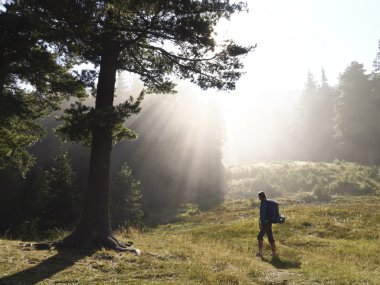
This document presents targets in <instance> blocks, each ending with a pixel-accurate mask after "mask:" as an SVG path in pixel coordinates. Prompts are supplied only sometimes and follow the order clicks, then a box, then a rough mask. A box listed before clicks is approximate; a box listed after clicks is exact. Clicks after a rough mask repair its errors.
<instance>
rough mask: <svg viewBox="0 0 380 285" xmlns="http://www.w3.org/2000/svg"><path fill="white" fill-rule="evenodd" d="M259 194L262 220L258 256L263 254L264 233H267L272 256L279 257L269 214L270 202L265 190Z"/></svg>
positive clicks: (258, 239) (258, 237)
mask: <svg viewBox="0 0 380 285" xmlns="http://www.w3.org/2000/svg"><path fill="white" fill-rule="evenodd" d="M258 196H259V199H260V221H259V223H260V231H259V234H258V235H257V241H258V244H259V251H258V252H257V254H256V256H258V257H262V256H263V243H264V235H267V238H268V241H269V244H270V247H271V249H272V256H273V257H274V258H276V257H278V256H277V253H276V244H275V241H274V238H273V233H272V223H271V221H270V217H269V215H268V213H269V209H268V207H269V202H268V200H267V197H266V195H265V193H264V192H259V194H258Z"/></svg>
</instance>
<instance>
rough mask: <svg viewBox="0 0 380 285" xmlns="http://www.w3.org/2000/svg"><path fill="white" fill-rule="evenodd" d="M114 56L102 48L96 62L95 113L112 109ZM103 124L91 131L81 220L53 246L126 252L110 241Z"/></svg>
mask: <svg viewBox="0 0 380 285" xmlns="http://www.w3.org/2000/svg"><path fill="white" fill-rule="evenodd" d="M118 55H119V51H118V49H117V48H116V47H114V46H112V44H109V43H108V44H106V46H105V47H104V50H103V54H102V58H101V62H100V73H99V79H98V86H97V87H98V88H97V94H96V104H95V111H96V113H98V112H101V111H102V110H110V109H111V108H112V107H113V99H114V91H115V80H116V71H117V59H118ZM103 123H104V122H101V121H99V120H97V122H96V124H95V126H94V129H93V130H92V143H91V156H90V166H89V176H88V187H87V191H86V194H85V200H84V209H83V213H82V216H81V220H80V222H79V224H78V226H77V227H76V229H75V231H74V232H73V233H72V234H71V235H69V236H68V237H66V238H65V239H64V240H63V241H62V242H58V243H57V244H56V245H57V246H58V247H59V246H61V247H80V246H94V245H95V246H98V247H106V248H112V249H116V250H125V251H127V248H125V245H123V244H121V243H120V242H118V241H117V240H116V239H115V238H114V237H112V229H111V225H110V217H109V195H110V162H111V149H112V129H109V128H107V127H104V126H105V125H107V124H103ZM128 251H134V250H130V249H128Z"/></svg>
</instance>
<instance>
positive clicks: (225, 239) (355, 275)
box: [0, 164, 380, 285]
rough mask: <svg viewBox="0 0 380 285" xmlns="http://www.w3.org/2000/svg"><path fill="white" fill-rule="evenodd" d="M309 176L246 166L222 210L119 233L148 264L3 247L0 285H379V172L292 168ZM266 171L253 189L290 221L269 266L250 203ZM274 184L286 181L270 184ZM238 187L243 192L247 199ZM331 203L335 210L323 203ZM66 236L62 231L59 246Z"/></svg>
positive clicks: (278, 229)
mask: <svg viewBox="0 0 380 285" xmlns="http://www.w3.org/2000/svg"><path fill="white" fill-rule="evenodd" d="M306 166H307V167H308V169H307V171H305V172H299V173H298V176H297V171H296V170H295V169H292V167H293V166H289V165H288V166H285V164H283V165H282V166H281V167H280V166H279V165H278V167H277V168H276V167H273V169H272V170H273V172H272V173H271V172H270V169H271V168H270V167H269V166H268V165H261V166H259V165H250V166H249V167H248V168H247V166H244V167H243V166H241V167H240V170H243V169H245V170H244V171H240V172H239V171H237V167H234V168H233V171H236V173H240V174H239V175H238V176H233V175H231V176H230V177H229V186H228V191H229V193H227V197H228V199H227V200H226V201H225V203H224V204H222V205H220V206H219V207H217V208H215V209H212V210H209V211H199V210H198V208H197V207H196V205H188V207H187V209H188V210H187V211H183V212H182V213H181V214H180V215H178V216H177V217H176V218H175V219H173V221H172V222H171V223H167V224H164V225H160V226H157V227H154V228H145V229H144V230H142V231H137V230H133V229H130V230H128V231H127V230H120V231H118V232H117V236H118V237H119V238H120V239H123V240H132V241H134V243H135V247H137V248H139V249H141V250H142V255H140V256H136V255H133V254H128V253H117V252H113V251H107V250H98V251H93V252H88V251H85V250H83V251H77V252H72V251H60V252H58V251H56V250H51V251H49V250H34V249H31V248H30V247H21V246H20V245H19V244H20V241H18V240H11V239H0V248H1V251H0V284H210V285H213V284H223V285H224V284H267V285H269V284H380V270H379V268H380V229H379V227H378V221H379V220H380V210H379V205H380V196H379V195H378V193H379V192H378V188H376V187H377V185H378V184H377V183H378V171H377V169H374V168H371V167H370V168H368V169H367V167H362V169H357V167H358V168H359V167H360V166H357V165H350V164H347V165H346V166H344V167H342V166H341V165H339V164H326V165H319V164H318V165H304V164H302V165H298V166H294V167H300V168H301V169H303V168H304V167H306ZM282 167H284V169H285V170H286V171H287V173H288V175H289V176H290V177H291V178H294V179H296V178H297V177H298V178H299V179H298V180H299V181H298V182H297V183H298V184H297V183H295V184H294V185H292V186H291V188H292V191H284V192H281V191H279V189H283V190H284V189H285V186H284V185H285V184H280V183H279V182H278V181H279V180H280V179H285V178H284V177H285V176H286V174H283V175H280V172H278V173H277V172H276V171H283V168H282ZM326 167H327V168H328V169H326ZM247 169H248V170H247ZM250 169H256V171H250ZM322 170H323V171H322ZM260 171H262V173H266V176H265V177H267V178H268V180H265V179H263V178H262V177H264V175H261V176H260V177H261V178H260V182H257V181H258V180H257V181H256V182H255V183H261V184H262V185H267V187H272V188H273V189H274V190H273V197H275V198H276V200H277V201H279V203H280V211H281V213H282V214H283V215H285V216H286V218H287V220H286V223H285V224H283V225H274V236H275V239H276V241H277V246H278V253H279V259H275V260H272V258H271V256H270V249H269V245H268V243H267V240H265V241H264V246H265V248H264V256H263V258H258V257H255V253H256V250H257V249H256V248H257V241H256V235H257V232H258V205H259V204H258V201H257V199H256V195H255V193H256V192H257V191H258V190H259V189H258V188H253V187H251V188H250V191H251V193H249V192H247V189H246V187H249V183H251V182H252V181H254V179H256V178H257V177H258V176H257V175H258V174H257V173H259V172H260ZM243 172H244V173H245V174H244V173H243ZM236 173H235V174H236ZM273 173H274V174H275V175H274V174H273ZM318 173H319V176H318ZM327 174H328V175H327ZM271 175H272V176H271ZM352 175H354V177H352ZM355 175H356V176H355ZM274 176H276V177H277V178H278V179H279V180H278V181H275V183H274V184H271V182H270V180H269V178H270V177H274ZM301 177H306V178H307V179H306V180H307V181H309V180H313V179H316V180H315V181H317V182H318V183H320V185H317V186H318V187H317V188H316V187H315V185H314V186H313V185H311V184H310V185H309V186H310V187H309V188H308V189H303V192H302V191H301V190H300V189H293V187H297V185H303V187H305V185H308V184H307V183H306V182H305V181H304V182H302V179H301ZM234 180H239V181H240V182H239V181H234ZM265 181H266V182H265ZM271 181H272V182H273V180H271ZM284 181H285V180H284ZM321 181H322V182H321ZM336 181H343V182H344V181H346V182H347V181H349V182H350V183H352V185H354V184H355V183H356V184H357V191H364V192H361V193H360V195H359V194H355V193H354V192H353V191H354V190H352V189H351V190H350V189H346V190H345V191H352V193H349V194H347V193H345V192H344V193H343V192H342V193H340V195H338V194H337V193H335V192H334V191H335V190H336V189H337V188H334V187H333V186H334V185H335V182H336ZM239 183H240V184H239ZM244 183H246V184H244ZM287 183H288V184H286V185H288V187H290V186H289V185H290V184H289V183H290V182H289V181H288V182H287ZM323 183H324V184H323ZM344 183H345V182H344ZM231 185H233V187H232V186H231ZM236 185H243V186H241V189H240V192H241V193H240V194H239V189H238V187H237V186H236ZM244 185H245V186H244ZM247 185H248V186H247ZM268 185H269V186H268ZM275 185H277V186H275ZM330 185H333V186H330ZM360 185H362V188H360V187H361V186H360ZM369 185H370V186H369ZM276 187H278V188H276ZM365 187H372V188H371V189H370V190H368V189H367V190H363V189H364V188H365ZM268 189H271V188H267V190H268ZM289 189H290V188H289ZM316 189H317V190H316ZM318 189H322V190H318ZM334 189H335V190H334ZM264 191H265V190H264ZM276 191H278V192H276ZM269 192H270V191H269ZM367 192H368V193H367ZM320 193H323V195H324V196H323V195H321V194H320ZM364 193H365V195H364ZM238 195H241V197H240V198H239V199H237V198H236V196H238ZM318 195H320V196H318ZM326 195H327V196H328V197H329V199H327V200H328V201H324V202H321V201H319V200H323V199H322V198H324V199H326ZM233 196H235V197H233ZM305 197H309V198H307V199H305ZM320 197H322V198H320ZM62 234H64V233H63V232H60V231H57V233H56V234H55V235H56V236H55V237H53V236H52V237H51V238H57V237H59V235H62ZM32 242H33V241H32Z"/></svg>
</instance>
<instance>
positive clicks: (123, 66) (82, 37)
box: [20, 0, 252, 250]
mask: <svg viewBox="0 0 380 285" xmlns="http://www.w3.org/2000/svg"><path fill="white" fill-rule="evenodd" d="M20 3H22V5H21V6H20V9H22V10H31V11H33V13H34V14H35V15H36V16H38V17H40V18H41V19H44V21H45V23H46V25H47V26H49V27H50V28H51V32H52V36H51V41H52V42H54V43H59V46H60V50H61V51H63V52H64V53H66V54H67V55H70V56H77V57H78V58H80V59H82V61H83V62H89V63H92V64H93V65H94V66H96V67H97V69H96V71H98V72H99V74H98V77H97V88H96V91H95V93H96V104H95V108H90V107H86V106H82V105H81V104H78V105H77V106H76V107H73V108H72V109H71V110H69V111H68V113H67V116H66V117H65V119H66V125H65V126H63V127H62V128H61V131H62V133H65V134H66V136H67V138H69V139H71V140H75V141H85V142H86V143H88V144H89V145H90V146H91V158H90V167H89V177H88V189H87V192H86V198H85V205H84V209H83V214H82V217H81V220H80V223H79V224H78V226H77V227H76V229H75V231H74V232H73V233H72V234H71V235H70V236H68V237H67V238H65V239H64V240H63V241H62V243H61V245H62V246H83V245H86V244H96V245H98V246H105V247H108V248H113V249H116V250H128V249H126V248H125V247H123V245H122V244H121V243H120V242H118V241H117V240H116V239H115V238H114V237H113V236H112V231H111V227H110V222H109V209H108V208H109V191H110V185H109V184H110V178H109V170H110V154H111V149H112V145H113V143H115V142H117V141H118V140H120V139H122V138H128V137H133V136H134V135H133V134H132V133H131V132H130V131H129V130H127V129H125V128H123V127H122V123H123V122H124V120H125V118H127V117H129V116H130V115H131V114H133V113H137V112H138V111H139V103H140V100H141V97H138V98H137V99H136V100H134V99H131V100H128V101H126V102H125V103H122V104H120V105H117V106H114V93H115V78H116V73H117V71H128V72H131V73H135V74H138V75H139V76H140V79H141V80H142V81H143V82H144V85H145V91H148V92H157V93H164V92H165V93H167V92H172V91H173V89H174V87H175V84H174V83H173V81H172V79H173V77H177V78H180V79H189V80H190V81H192V82H193V83H195V84H197V85H199V86H200V87H201V88H203V89H207V88H217V89H220V90H230V89H233V88H234V87H235V82H236V81H237V80H238V79H239V77H240V75H241V68H242V64H241V62H240V60H239V56H241V55H244V54H246V53H247V52H249V50H250V49H252V48H251V47H241V46H238V45H236V44H234V43H233V42H232V41H227V42H224V43H221V44H217V42H216V40H215V33H214V28H215V25H216V24H217V23H218V21H219V20H220V19H221V18H229V17H230V16H231V15H232V14H233V13H235V12H238V11H242V10H244V9H245V4H244V3H241V2H239V3H237V4H231V3H229V1H228V0H204V1H193V0H177V1H166V0H165V1H164V0H159V1H149V0H147V1H137V0H119V1H112V0H108V1H88V0H62V1H59V2H56V1H44V0H34V1H32V0H30V1H20ZM87 74H90V73H87ZM92 74H93V73H92ZM87 78H89V77H87ZM162 111H163V112H164V111H165V110H162Z"/></svg>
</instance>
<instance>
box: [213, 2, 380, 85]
mask: <svg viewBox="0 0 380 285" xmlns="http://www.w3.org/2000/svg"><path fill="white" fill-rule="evenodd" d="M248 5H249V10H250V12H249V13H248V14H245V13H241V14H238V15H236V16H234V17H233V18H232V20H231V22H228V24H227V25H223V28H222V29H221V31H223V32H224V33H225V36H226V37H229V36H231V35H232V36H233V37H234V38H236V41H237V42H241V43H244V44H255V43H257V44H258V47H257V49H256V51H254V52H253V53H252V54H250V55H249V56H248V58H247V61H246V68H247V72H248V73H247V75H246V76H245V77H244V78H242V80H241V82H240V83H239V86H240V87H241V88H242V87H244V88H247V86H250V87H249V90H252V88H253V89H258V90H268V88H269V89H275V90H276V89H277V88H278V89H280V90H284V89H288V90H292V89H299V88H300V87H301V88H302V86H303V84H304V82H305V78H306V73H307V71H308V70H310V71H311V72H312V73H313V74H315V76H316V78H318V79H319V77H320V73H321V68H322V67H323V68H324V69H325V71H326V74H327V77H328V79H329V81H330V82H331V83H332V84H336V83H337V78H338V75H339V73H341V72H343V71H344V69H345V68H346V66H347V65H349V63H350V62H351V61H353V60H356V61H358V62H360V63H364V65H365V68H366V69H367V70H368V71H371V70H372V61H373V59H374V58H375V55H376V52H377V51H378V41H379V39H380V0H248ZM223 32H220V34H223Z"/></svg>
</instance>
